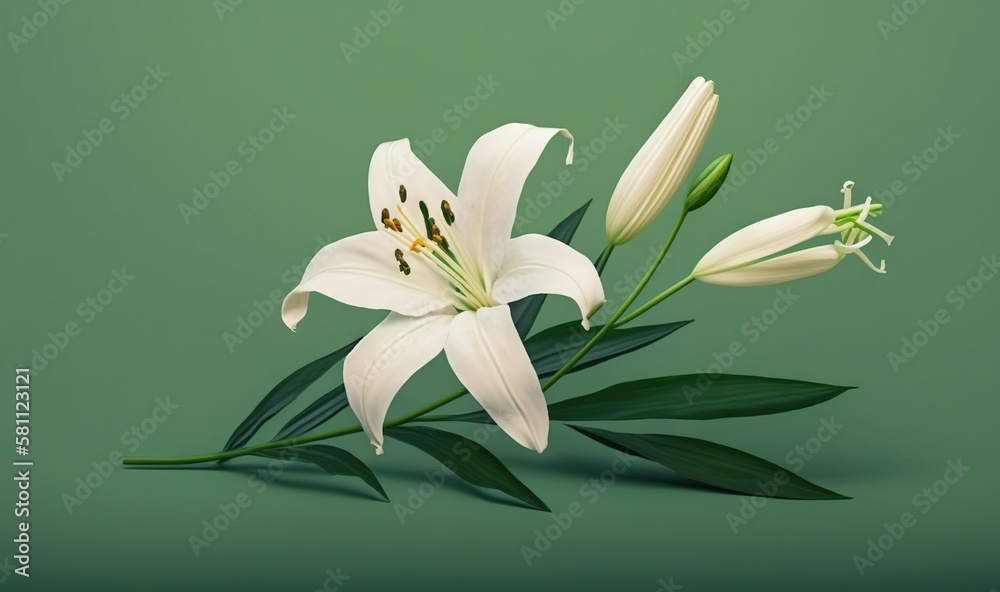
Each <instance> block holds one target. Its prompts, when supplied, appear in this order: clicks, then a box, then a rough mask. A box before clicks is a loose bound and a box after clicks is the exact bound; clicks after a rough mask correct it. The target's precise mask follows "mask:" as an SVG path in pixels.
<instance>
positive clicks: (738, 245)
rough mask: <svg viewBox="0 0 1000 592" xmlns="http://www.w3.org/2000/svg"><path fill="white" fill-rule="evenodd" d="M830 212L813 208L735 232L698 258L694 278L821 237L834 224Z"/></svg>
mask: <svg viewBox="0 0 1000 592" xmlns="http://www.w3.org/2000/svg"><path fill="white" fill-rule="evenodd" d="M835 217H836V214H835V213H834V211H833V209H832V208H828V207H826V206H814V207H811V208H800V209H797V210H792V211H790V212H785V213H784V214H778V215H777V216H772V217H770V218H767V219H765V220H761V221H760V222H756V223H754V224H751V225H750V226H747V227H746V228H743V229H742V230H738V231H736V232H734V233H733V234H731V235H729V236H728V237H726V238H724V239H723V240H722V242H720V243H719V244H717V245H715V246H714V247H712V249H711V250H710V251H709V252H708V253H706V254H705V256H704V257H702V258H701V261H699V262H698V264H697V265H695V267H694V276H695V277H697V278H698V279H702V276H705V275H708V274H714V273H719V272H722V271H727V270H730V269H733V268H735V267H739V266H741V265H746V264H747V263H750V262H753V261H756V260H758V259H762V258H764V257H769V256H771V255H774V254H775V253H780V252H781V251H784V250H785V249H788V248H790V247H794V246H795V245H797V244H799V243H801V242H803V241H807V240H809V239H811V238H813V237H815V236H819V235H820V234H822V233H823V232H824V231H825V230H826V229H827V227H829V226H830V224H832V223H833V220H834V218H835Z"/></svg>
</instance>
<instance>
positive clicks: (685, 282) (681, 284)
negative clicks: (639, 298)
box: [615, 275, 694, 327]
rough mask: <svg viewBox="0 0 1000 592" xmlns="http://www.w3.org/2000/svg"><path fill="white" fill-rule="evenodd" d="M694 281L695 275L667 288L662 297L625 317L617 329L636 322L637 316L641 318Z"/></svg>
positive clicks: (654, 299) (661, 294)
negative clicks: (630, 322) (643, 314)
mask: <svg viewBox="0 0 1000 592" xmlns="http://www.w3.org/2000/svg"><path fill="white" fill-rule="evenodd" d="M693 281H694V276H693V275H689V276H687V277H686V278H684V279H682V280H681V281H679V282H677V283H676V284H674V285H673V286H670V287H669V288H667V289H666V290H664V291H663V292H661V293H660V295H659V296H657V297H656V298H653V299H652V300H650V301H649V302H647V303H646V304H643V305H642V306H640V307H639V308H637V309H636V310H635V312H633V313H632V314H630V315H628V316H627V317H625V318H624V319H622V320H621V321H619V322H618V324H617V325H615V326H616V327H620V326H622V325H624V324H625V323H628V322H629V321H633V320H635V318H636V317H637V316H639V315H641V314H642V313H644V312H646V311H647V310H649V309H651V308H653V307H654V306H656V305H657V304H659V303H661V302H663V301H664V300H666V299H667V298H669V297H671V296H673V295H674V294H675V293H676V292H677V291H679V290H680V289H681V288H683V287H684V286H686V285H688V284H690V283H691V282H693Z"/></svg>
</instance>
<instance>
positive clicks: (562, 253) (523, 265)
mask: <svg viewBox="0 0 1000 592" xmlns="http://www.w3.org/2000/svg"><path fill="white" fill-rule="evenodd" d="M532 294H559V295H561V296H568V297H569V298H572V299H573V300H575V301H576V303H577V305H578V306H579V307H580V314H581V315H583V321H582V322H583V327H584V329H587V330H590V321H589V320H588V317H589V316H590V315H591V314H593V313H594V312H595V311H596V310H597V309H598V308H599V307H600V306H601V305H602V304H604V286H602V285H601V278H600V276H598V275H597V270H596V269H594V264H593V263H591V262H590V259H587V258H586V257H584V256H583V254H581V253H579V252H578V251H575V250H574V249H573V248H571V247H570V246H569V245H566V244H563V243H562V242H560V241H557V240H555V239H553V238H550V237H547V236H542V235H540V234H526V235H524V236H519V237H517V238H515V239H511V241H510V244H509V245H508V247H507V252H506V253H505V255H504V259H503V264H502V265H501V266H500V272H499V276H498V278H497V280H496V282H495V283H494V284H493V297H494V298H495V299H496V300H497V301H499V302H501V303H504V304H507V303H510V302H513V301H515V300H520V299H521V298H524V297H525V296H531V295H532Z"/></svg>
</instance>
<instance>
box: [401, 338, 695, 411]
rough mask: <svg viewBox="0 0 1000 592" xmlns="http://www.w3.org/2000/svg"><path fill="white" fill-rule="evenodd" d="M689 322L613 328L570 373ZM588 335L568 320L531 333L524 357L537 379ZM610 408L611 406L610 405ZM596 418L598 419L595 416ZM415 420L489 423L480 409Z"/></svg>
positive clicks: (643, 344)
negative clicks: (528, 361)
mask: <svg viewBox="0 0 1000 592" xmlns="http://www.w3.org/2000/svg"><path fill="white" fill-rule="evenodd" d="M690 322H691V321H677V322H674V323H665V324H662V325H649V326H645V327H630V328H627V329H613V330H611V331H609V332H608V334H607V335H605V336H604V339H602V340H601V341H599V342H598V343H597V345H596V346H594V348H593V349H591V350H590V351H589V352H587V355H585V356H584V357H583V359H581V360H580V361H579V362H578V363H577V364H576V366H574V367H573V369H572V370H570V372H571V373H572V372H577V371H578V370H583V369H584V368H589V367H591V366H596V365H597V364H600V363H602V362H606V361H608V360H610V359H612V358H616V357H618V356H621V355H624V354H627V353H629V352H633V351H635V350H637V349H640V348H643V347H646V346H647V345H650V344H653V343H656V342H657V341H659V340H660V339H663V338H664V337H666V336H667V335H670V334H671V333H673V332H674V331H676V330H677V329H680V328H681V327H683V326H684V325H687V324H688V323H690ZM599 329H600V328H599V327H596V328H591V331H595V330H599ZM588 338H589V333H588V332H587V331H584V330H583V328H582V327H580V323H578V322H576V321H570V322H569V323H564V324H562V325H556V326H555V327H552V328H549V329H546V330H544V331H541V332H539V333H537V334H535V335H532V336H531V338H530V339H528V341H526V342H525V343H524V347H525V349H527V350H528V356H529V357H530V358H531V363H532V365H533V366H534V367H535V372H537V373H538V376H539V377H540V378H544V377H545V376H551V375H552V374H554V373H555V372H556V371H557V370H559V368H562V366H563V364H565V363H566V362H568V361H569V359H570V358H572V357H573V355H574V354H575V353H576V352H577V351H579V350H580V348H581V347H583V344H584V343H586V341H587V339H588ZM558 405H560V403H556V404H554V405H549V419H563V418H561V417H560V418H556V417H553V416H552V409H553V408H554V407H555V406H558ZM612 407H613V405H612ZM598 419H600V418H598ZM418 421H423V422H428V421H465V422H471V423H493V420H492V419H491V418H490V416H489V415H488V414H487V413H486V412H485V411H482V410H479V411H472V412H470V413H460V414H457V415H428V416H424V417H421V418H419V420H418Z"/></svg>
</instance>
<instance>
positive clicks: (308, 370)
mask: <svg viewBox="0 0 1000 592" xmlns="http://www.w3.org/2000/svg"><path fill="white" fill-rule="evenodd" d="M358 341H361V340H360V339H359V340H357V341H353V342H351V343H349V344H347V345H345V346H344V347H342V348H340V349H338V350H337V351H335V352H333V353H331V354H328V355H325V356H323V357H322V358H320V359H318V360H314V361H312V362H310V363H308V364H306V365H305V366H303V367H301V368H299V369H298V370H296V371H295V372H292V373H291V374H290V375H288V377H287V378H285V379H284V380H282V381H281V382H279V383H278V384H277V385H276V386H275V387H274V388H273V389H271V392H269V393H267V396H265V397H264V398H263V399H262V400H261V402H260V403H258V404H257V407H255V408H254V410H253V411H251V412H250V415H248V416H247V418H246V419H244V420H243V423H241V424H240V425H239V427H237V428H236V431H235V432H233V435H232V436H230V437H229V441H228V442H226V446H225V447H224V448H223V450H234V449H236V448H239V447H240V446H243V445H244V444H246V443H247V442H249V441H250V438H252V437H253V435H254V434H256V433H257V430H259V429H260V427H261V426H262V425H264V423H265V422H267V420H269V419H271V418H272V417H274V416H275V415H276V414H277V413H278V412H280V411H281V410H282V409H284V408H285V407H286V406H287V405H288V404H289V403H291V402H292V401H294V400H295V398H296V397H298V396H299V395H300V394H302V391H304V390H306V388H307V387H308V386H309V385H310V384H312V383H313V382H315V381H316V379H318V378H319V377H320V376H322V375H323V374H325V373H326V371H327V370H329V369H330V368H332V367H333V365H334V364H336V363H337V362H339V361H340V360H342V359H343V358H344V356H346V355H347V354H348V353H349V352H350V351H351V350H352V349H354V346H355V345H357V343H358Z"/></svg>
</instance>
